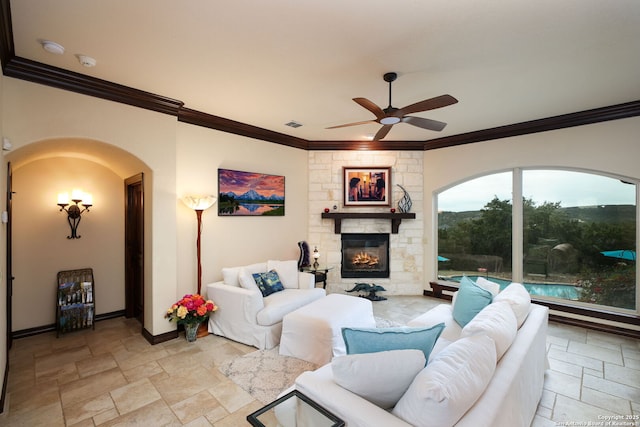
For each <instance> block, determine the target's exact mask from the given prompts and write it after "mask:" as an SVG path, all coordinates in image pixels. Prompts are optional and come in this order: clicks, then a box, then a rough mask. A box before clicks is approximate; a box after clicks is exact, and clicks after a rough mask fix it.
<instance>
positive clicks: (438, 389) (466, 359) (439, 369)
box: [392, 335, 496, 427]
mask: <svg viewBox="0 0 640 427" xmlns="http://www.w3.org/2000/svg"><path fill="white" fill-rule="evenodd" d="M495 369H496V347H495V344H494V343H493V340H492V339H491V338H489V337H488V336H486V335H473V336H470V337H466V338H461V339H460V340H458V341H456V342H454V343H452V344H451V345H449V346H448V347H447V348H445V349H444V350H442V351H441V352H440V353H438V355H437V356H436V357H435V358H434V359H433V360H432V361H431V362H429V364H427V366H426V367H425V368H424V369H423V370H422V371H420V373H419V374H418V375H416V378H415V379H414V380H413V382H412V383H411V385H410V386H409V389H408V390H407V391H406V392H405V394H404V395H403V396H402V397H401V398H400V400H399V401H398V404H397V405H396V406H395V408H394V409H393V411H392V414H394V415H396V416H397V417H399V418H401V419H403V420H404V421H406V422H407V423H409V424H411V425H414V426H417V427H451V426H452V425H454V424H455V423H456V422H457V421H458V420H459V419H460V418H462V416H463V415H464V414H465V412H467V410H468V409H469V408H471V406H473V404H474V403H475V402H476V400H478V398H479V397H480V396H481V395H482V393H483V392H484V390H485V389H486V387H487V385H488V384H489V382H490V381H491V378H492V377H493V373H494V372H495ZM479 422H480V421H479Z"/></svg>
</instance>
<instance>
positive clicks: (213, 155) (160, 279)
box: [2, 78, 307, 335]
mask: <svg viewBox="0 0 640 427" xmlns="http://www.w3.org/2000/svg"><path fill="white" fill-rule="evenodd" d="M2 104H3V105H4V106H5V110H4V111H5V114H3V116H2V122H3V124H4V132H5V135H7V136H9V137H10V138H11V139H12V142H13V145H14V152H12V153H11V154H10V155H9V156H8V157H12V156H13V158H14V161H16V164H17V165H18V166H19V169H23V168H24V169H23V170H22V172H26V171H29V170H33V169H34V168H36V166H37V165H36V162H39V161H40V160H42V158H49V157H59V158H63V159H65V162H67V161H68V162H70V163H73V162H75V159H81V160H84V161H88V162H92V163H91V165H92V166H91V169H93V168H94V166H93V165H95V169H100V168H106V169H107V170H108V171H111V173H112V174H114V175H115V176H117V178H118V179H120V182H121V183H122V180H123V179H124V178H126V177H128V176H131V175H133V174H135V173H137V172H140V171H143V172H145V220H146V223H145V227H146V228H145V241H146V244H145V319H144V323H145V328H146V329H147V330H148V331H149V332H150V333H151V334H153V335H159V334H162V333H164V332H168V331H171V330H174V329H175V324H171V323H169V322H168V321H167V320H166V319H164V313H165V311H166V309H167V308H168V307H169V306H170V305H171V304H172V303H173V302H175V300H176V299H177V298H179V297H181V296H182V295H183V294H184V293H187V292H194V291H195V286H196V248H195V241H196V218H195V213H193V212H191V211H189V209H187V208H186V207H185V206H184V205H183V204H182V203H181V202H180V201H179V197H181V196H182V195H184V194H185V193H190V192H204V191H206V192H212V193H214V194H215V193H217V168H218V167H223V168H231V169H239V170H247V171H252V172H264V173H272V174H279V175H284V176H285V177H286V203H287V204H286V216H285V217H273V218H267V217H265V218H254V217H241V218H227V217H218V216H217V211H216V210H215V207H214V208H212V209H211V210H210V211H207V212H205V213H204V215H203V232H202V265H203V283H205V284H206V283H207V282H210V281H213V280H218V279H219V278H220V277H221V275H220V269H221V268H222V267H224V266H229V265H239V264H242V263H245V262H254V261H256V260H263V259H267V258H279V259H285V258H289V259H291V258H296V257H297V255H298V251H297V246H296V242H297V241H298V240H302V239H305V238H306V233H307V154H306V152H305V151H304V150H299V149H294V148H290V147H285V146H279V145H274V144H271V143H265V142H262V141H257V140H253V139H248V138H243V137H238V136H234V135H230V134H226V133H221V132H217V131H213V130H210V129H204V128H200V127H195V126H191V125H185V124H181V123H178V122H177V121H176V118H175V117H172V116H168V115H164V114H158V113H154V112H149V111H146V110H142V109H138V108H134V107H130V106H127V105H122V104H117V103H114V102H109V101H104V100H100V99H96V98H91V97H87V96H83V95H78V94H74V93H71V92H65V91H61V90H57V89H53V88H49V87H45V86H40V85H35V84H32V83H28V82H24V81H20V80H15V79H11V78H4V93H3V99H2ZM7 105H10V106H11V108H10V109H6V106H7ZM52 141H53V142H55V144H54V145H53V146H51V144H50V143H51V142H52ZM43 153H44V154H43ZM30 162H32V163H33V164H31V163H30ZM46 162H54V160H47V161H46ZM46 162H45V163H46ZM29 164H31V166H29ZM105 173H106V174H108V172H107V171H105ZM27 175H29V176H30V174H27ZM62 175H64V174H62ZM19 178H20V180H28V179H31V178H33V177H30V178H26V177H25V175H23V174H22V173H21V174H20V176H19ZM57 180H58V175H56V178H55V179H52V180H51V186H52V187H53V186H56V185H55V181H57ZM24 182H27V181H24ZM65 185H66V184H65ZM123 185H124V184H122V186H123ZM56 187H57V186H56ZM55 191H56V195H57V191H58V190H57V189H56V190H55ZM43 203H44V205H47V206H46V209H49V207H48V204H49V203H50V202H49V200H48V197H47V201H46V202H43ZM44 205H43V206H44ZM51 209H52V210H53V211H52V212H50V214H49V216H47V219H48V220H50V221H53V223H52V224H51V227H52V228H53V230H54V231H53V232H54V233H56V232H57V233H65V232H66V230H65V228H64V227H65V225H64V223H63V224H60V223H59V221H62V218H61V217H62V214H61V213H59V212H57V211H56V210H55V206H53V207H52V208H51ZM99 209H100V207H99V205H98V202H97V199H96V207H95V209H92V212H91V213H90V214H89V215H90V216H87V218H86V222H84V220H83V222H82V224H81V225H80V231H81V234H82V232H83V230H85V229H84V226H85V225H86V226H87V227H88V226H89V225H90V224H91V223H92V221H94V222H93V224H94V225H96V224H98V222H97V216H98V211H99ZM21 211H23V209H22V208H21ZM14 212H16V214H17V211H15V210H14ZM94 214H95V215H94ZM28 215H29V214H25V219H27V218H28ZM67 230H68V226H67ZM86 230H87V231H88V229H86ZM56 236H57V234H56ZM62 237H63V238H64V240H65V242H63V243H64V244H66V243H78V242H66V234H63V236H62ZM120 237H122V236H120ZM24 238H25V236H21V235H20V234H18V233H16V232H14V242H18V241H21V239H24ZM83 239H84V237H83ZM83 239H80V240H83ZM45 252H47V251H45ZM104 255H105V253H104V252H100V253H99V254H97V255H96V256H104ZM26 256H29V259H28V260H27V261H26V262H28V263H30V265H36V266H39V262H40V261H41V260H39V259H34V257H33V255H32V254H28V255H26ZM55 257H56V258H57V259H55V260H47V262H48V263H50V264H51V265H63V264H64V263H65V262H66V261H65V259H66V257H65V255H64V251H59V252H56V254H55ZM15 262H18V260H16V259H15V257H14V263H15ZM21 262H25V261H21ZM86 262H87V263H89V262H92V260H91V259H87V260H86ZM92 264H94V265H95V264H96V262H92ZM38 269H40V267H38ZM56 271H57V267H56ZM42 275H43V277H44V276H45V275H46V276H47V277H49V276H50V273H49V272H47V271H43V272H42ZM96 283H97V286H98V288H97V292H99V293H98V294H97V296H98V304H100V301H103V303H104V304H108V305H105V306H103V307H100V305H99V306H98V312H101V311H105V312H109V311H113V310H112V308H114V307H116V306H117V305H118V303H119V302H122V301H123V296H122V295H121V294H120V290H118V289H117V288H115V289H112V288H109V289H108V290H107V289H104V286H103V287H102V288H100V282H98V278H97V277H96ZM104 292H113V295H109V296H103V293H104ZM17 298H18V296H16V298H15V299H14V305H16V304H24V302H23V301H18V299H17ZM39 298H40V300H39V303H41V304H43V305H48V306H52V307H53V304H54V302H55V300H54V299H53V296H51V295H44V294H43V295H40V296H39ZM115 309H124V304H123V303H121V307H119V308H115ZM51 310H52V309H51ZM48 316H49V315H47V316H44V315H43V319H44V317H48ZM29 317H30V314H29V313H24V312H18V313H15V317H14V319H15V321H16V325H15V327H14V330H16V329H19V328H20V327H19V326H18V325H31V324H32V323H36V322H33V321H31V320H29ZM51 322H52V320H39V321H38V322H37V323H38V324H37V325H34V326H43V325H45V324H50V323H51Z"/></svg>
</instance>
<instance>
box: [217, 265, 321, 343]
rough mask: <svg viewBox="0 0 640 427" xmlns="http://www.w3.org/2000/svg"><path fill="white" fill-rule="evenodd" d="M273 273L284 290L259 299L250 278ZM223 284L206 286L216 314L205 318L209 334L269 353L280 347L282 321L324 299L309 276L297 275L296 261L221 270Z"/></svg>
mask: <svg viewBox="0 0 640 427" xmlns="http://www.w3.org/2000/svg"><path fill="white" fill-rule="evenodd" d="M271 270H275V271H276V272H277V273H278V276H279V277H280V281H281V282H282V284H283V285H284V290H283V291H280V292H276V293H273V294H271V295H268V296H266V297H263V296H262V293H261V292H260V290H259V289H258V288H257V287H256V285H255V282H254V281H253V278H252V277H251V275H252V274H253V273H263V272H267V271H271ZM222 277H223V280H222V281H220V282H215V283H210V284H208V285H207V295H208V297H209V299H212V300H213V301H214V302H215V304H216V306H218V310H216V311H214V312H213V313H212V314H211V315H210V316H209V332H211V333H213V334H216V335H221V336H224V337H226V338H229V339H232V340H234V341H238V342H241V343H243V344H247V345H251V346H254V347H257V348H258V349H261V350H262V349H270V348H273V347H275V346H276V345H278V344H279V343H280V335H281V333H282V318H283V317H284V316H285V314H288V313H290V312H292V311H293V310H296V309H298V308H300V307H302V306H304V305H306V304H309V303H310V302H312V301H315V300H317V299H319V298H322V297H323V296H325V295H326V292H325V290H324V289H321V288H316V287H315V277H314V275H313V274H310V273H304V272H300V271H298V265H297V261H295V260H294V261H267V262H263V263H258V264H252V265H247V266H241V267H231V268H223V269H222Z"/></svg>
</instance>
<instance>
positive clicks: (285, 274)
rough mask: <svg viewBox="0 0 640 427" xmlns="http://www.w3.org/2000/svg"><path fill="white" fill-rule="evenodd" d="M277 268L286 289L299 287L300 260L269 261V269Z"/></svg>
mask: <svg viewBox="0 0 640 427" xmlns="http://www.w3.org/2000/svg"><path fill="white" fill-rule="evenodd" d="M271 270H275V271H276V272H277V273H278V277H280V282H282V286H284V288H285V289H298V287H299V286H298V261H295V260H291V261H273V260H269V261H267V271H271Z"/></svg>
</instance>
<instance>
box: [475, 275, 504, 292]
mask: <svg viewBox="0 0 640 427" xmlns="http://www.w3.org/2000/svg"><path fill="white" fill-rule="evenodd" d="M476 285H478V286H480V287H481V288H482V289H486V290H487V291H489V292H491V295H493V296H494V297H495V296H496V295H498V293H499V292H500V285H499V284H498V283H496V282H492V281H491V280H487V279H485V278H484V277H478V278H477V279H476Z"/></svg>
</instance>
